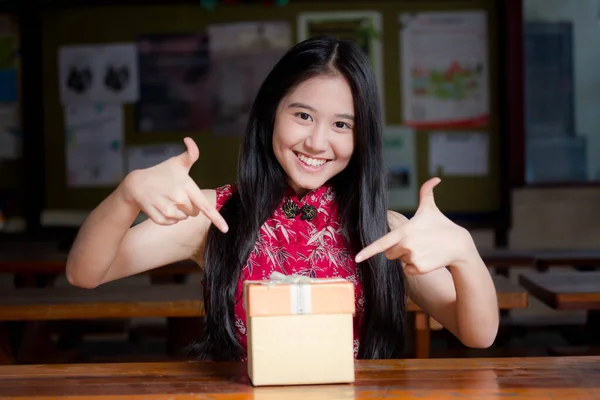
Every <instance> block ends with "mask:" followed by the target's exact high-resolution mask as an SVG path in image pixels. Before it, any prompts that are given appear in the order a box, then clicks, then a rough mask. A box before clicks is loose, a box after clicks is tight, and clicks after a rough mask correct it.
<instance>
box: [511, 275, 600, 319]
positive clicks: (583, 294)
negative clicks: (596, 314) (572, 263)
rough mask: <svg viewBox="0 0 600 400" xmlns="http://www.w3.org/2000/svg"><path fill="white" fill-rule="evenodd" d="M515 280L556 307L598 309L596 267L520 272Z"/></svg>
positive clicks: (599, 292)
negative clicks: (593, 269)
mask: <svg viewBox="0 0 600 400" xmlns="http://www.w3.org/2000/svg"><path fill="white" fill-rule="evenodd" d="M519 283H520V284H521V285H522V286H523V287H524V288H526V289H527V290H528V291H529V293H531V295H532V296H535V297H537V298H538V299H539V300H541V301H542V302H543V303H545V304H546V305H548V306H549V307H552V308H554V309H556V310H600V271H599V272H595V271H594V272H591V271H557V272H545V273H523V274H521V275H520V276H519Z"/></svg>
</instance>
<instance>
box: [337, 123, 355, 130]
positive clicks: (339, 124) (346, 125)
mask: <svg viewBox="0 0 600 400" xmlns="http://www.w3.org/2000/svg"><path fill="white" fill-rule="evenodd" d="M334 125H335V127H336V128H338V129H344V128H346V129H352V127H351V126H350V125H348V124H347V123H345V122H342V121H338V122H336V123H335V124H334Z"/></svg>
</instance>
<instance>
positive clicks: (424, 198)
mask: <svg viewBox="0 0 600 400" xmlns="http://www.w3.org/2000/svg"><path fill="white" fill-rule="evenodd" d="M441 181H442V180H441V179H440V178H437V177H436V178H431V179H430V180H428V181H427V182H425V183H424V184H423V185H422V186H421V190H420V191H419V197H420V200H419V208H417V213H420V212H423V211H425V210H437V205H436V204H435V199H434V198H433V188H434V187H436V186H437V185H438V183H440V182H441Z"/></svg>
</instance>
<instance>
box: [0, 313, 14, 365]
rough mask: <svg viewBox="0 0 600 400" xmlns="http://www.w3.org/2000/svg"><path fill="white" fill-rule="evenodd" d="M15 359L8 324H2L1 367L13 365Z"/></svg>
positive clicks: (0, 323)
mask: <svg viewBox="0 0 600 400" xmlns="http://www.w3.org/2000/svg"><path fill="white" fill-rule="evenodd" d="M13 363H14V358H13V354H12V349H11V345H10V337H9V336H8V329H7V328H6V323H2V322H0V365H8V364H13Z"/></svg>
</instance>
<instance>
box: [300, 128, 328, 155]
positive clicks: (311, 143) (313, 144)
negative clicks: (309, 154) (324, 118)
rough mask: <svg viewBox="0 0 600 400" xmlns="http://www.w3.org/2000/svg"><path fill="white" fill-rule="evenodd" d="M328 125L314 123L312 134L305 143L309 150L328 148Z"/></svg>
mask: <svg viewBox="0 0 600 400" xmlns="http://www.w3.org/2000/svg"><path fill="white" fill-rule="evenodd" d="M327 135H328V127H327V126H322V124H314V128H313V129H312V130H311V132H310V134H309V135H308V136H307V137H306V140H305V141H304V145H305V146H306V148H307V149H308V150H311V151H313V152H315V153H319V152H323V151H325V150H327V146H328V139H327Z"/></svg>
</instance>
